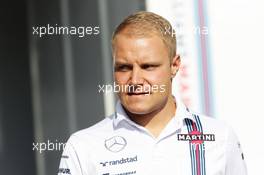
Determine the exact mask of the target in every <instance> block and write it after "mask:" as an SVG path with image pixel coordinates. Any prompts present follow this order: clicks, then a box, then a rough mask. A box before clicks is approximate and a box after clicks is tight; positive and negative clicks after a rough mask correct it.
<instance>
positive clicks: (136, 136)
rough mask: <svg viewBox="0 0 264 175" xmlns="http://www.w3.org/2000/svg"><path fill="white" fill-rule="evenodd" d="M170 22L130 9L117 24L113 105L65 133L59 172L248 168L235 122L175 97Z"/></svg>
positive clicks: (120, 174)
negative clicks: (87, 125) (107, 112)
mask: <svg viewBox="0 0 264 175" xmlns="http://www.w3.org/2000/svg"><path fill="white" fill-rule="evenodd" d="M168 28H170V29H172V26H171V25H170V23H169V22H168V21H167V20H166V19H164V18H163V17H161V16H159V15H156V14H154V13H151V12H138V13H135V14H133V15H130V16H128V17H127V18H126V19H125V20H124V21H123V22H122V23H121V24H120V25H119V26H118V27H117V28H116V30H115V32H114V34H113V37H112V52H113V59H114V60H113V61H114V79H115V83H116V85H117V86H118V87H119V90H120V91H119V92H118V97H119V101H118V103H117V106H116V112H115V113H114V114H113V115H112V116H110V117H107V118H105V119H104V120H102V121H101V122H99V123H97V124H96V125H94V126H92V127H90V128H88V129H84V130H81V131H79V132H77V133H74V134H73V135H72V136H71V137H70V138H69V140H68V142H67V145H66V147H65V149H64V152H63V155H62V158H61V164H60V169H59V173H58V174H60V175H61V174H72V175H128V174H139V175H163V174H165V175H172V174H173V175H177V174H179V175H206V174H207V175H246V174H247V173H246V167H245V163H244V160H243V159H244V158H243V154H242V152H241V149H240V144H239V142H238V140H237V137H236V135H235V134H234V132H233V131H232V129H231V128H230V127H229V126H227V125H226V124H224V123H223V122H220V121H217V120H215V119H212V118H209V117H206V116H202V115H198V114H194V113H193V112H191V111H190V110H189V109H188V108H186V107H185V106H184V105H183V104H182V103H181V101H180V100H179V99H178V98H174V97H173V96H172V79H173V77H175V75H176V74H177V71H178V70H179V68H180V64H181V59H180V56H179V55H177V54H176V38H175V35H171V33H169V32H166V29H168Z"/></svg>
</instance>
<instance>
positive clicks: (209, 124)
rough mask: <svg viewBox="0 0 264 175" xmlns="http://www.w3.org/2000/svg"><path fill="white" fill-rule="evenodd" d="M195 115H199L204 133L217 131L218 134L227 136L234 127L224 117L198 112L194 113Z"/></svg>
mask: <svg viewBox="0 0 264 175" xmlns="http://www.w3.org/2000/svg"><path fill="white" fill-rule="evenodd" d="M193 115H196V116H198V118H199V120H200V124H201V126H202V129H203V132H204V133H208V134H210V133H212V134H214V133H215V134H217V135H221V136H223V137H226V135H227V134H228V132H229V131H230V130H231V129H232V128H231V126H230V125H229V124H228V123H227V122H226V121H224V120H222V119H219V118H215V117H211V116H208V115H204V114H197V113H194V114H193Z"/></svg>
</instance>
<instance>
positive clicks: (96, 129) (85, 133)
mask: <svg viewBox="0 0 264 175" xmlns="http://www.w3.org/2000/svg"><path fill="white" fill-rule="evenodd" d="M113 118H114V115H110V116H108V117H105V118H104V119H103V120H101V121H99V122H98V123H96V124H94V125H92V126H90V127H88V128H85V129H82V130H79V131H76V132H75V133H73V134H72V135H71V137H70V139H71V138H72V140H78V141H88V140H90V141H91V139H100V138H105V136H106V135H108V134H109V133H112V132H113Z"/></svg>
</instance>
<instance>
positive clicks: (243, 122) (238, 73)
mask: <svg viewBox="0 0 264 175" xmlns="http://www.w3.org/2000/svg"><path fill="white" fill-rule="evenodd" d="M193 3H194V0H163V1H162V2H161V1H155V0H147V9H148V10H150V11H153V12H156V13H158V14H160V15H162V16H164V17H167V18H169V20H170V21H172V22H173V21H174V20H175V19H174V18H176V19H178V18H181V17H182V16H181V17H179V16H178V17H177V16H176V15H177V13H178V12H179V9H183V10H182V11H183V12H185V14H191V13H193V12H192V11H193V10H194V9H193V8H194V6H193ZM204 4H205V10H206V11H207V14H206V16H207V20H208V21H207V24H208V29H209V30H208V31H209V35H208V39H209V44H210V45H209V49H210V50H209V53H210V54H209V59H210V66H211V67H210V69H211V75H210V76H211V78H212V80H213V82H212V84H211V86H210V87H211V88H213V89H212V90H213V94H212V95H213V102H214V103H213V104H214V106H213V108H214V109H213V111H214V112H213V116H214V117H216V118H219V119H222V120H225V121H227V122H228V123H229V124H231V125H232V126H233V128H234V129H235V131H236V133H237V135H238V137H239V138H240V141H241V144H242V148H243V150H244V155H245V160H246V162H247V167H248V172H249V173H248V174H249V175H251V174H252V175H255V174H260V173H261V172H262V167H263V165H264V164H263V157H264V141H263V138H262V135H263V134H262V130H264V114H263V113H264V112H262V111H263V109H264V77H263V76H264V10H263V9H264V2H263V1H259V0H204ZM179 6H182V8H180V7H179ZM177 9H178V10H177ZM175 11H176V12H175ZM186 12H187V13H186ZM178 14H181V15H182V14H184V13H178ZM189 17H190V16H189V15H186V18H185V20H187V21H188V22H187V23H189V22H190V21H191V18H189ZM185 26H186V25H185ZM187 26H191V25H187ZM185 35H186V33H185ZM187 35H188V34H187ZM185 38H189V41H191V39H193V38H191V36H185ZM190 38H191V39H190ZM189 43H190V42H189ZM185 47H187V48H188V49H187V51H188V53H187V56H190V58H188V59H189V61H190V60H191V59H193V58H194V57H195V51H194V49H195V48H194V46H192V45H191V44H189V45H188V42H187V45H185ZM190 49H191V50H190ZM183 60H184V58H183ZM187 62H188V61H187ZM196 64H197V63H196ZM197 66H199V65H197ZM191 67H192V66H191ZM194 69H195V70H194ZM194 69H192V70H190V73H192V74H193V73H195V72H197V70H196V69H197V68H194ZM190 78H191V79H196V80H193V81H189V82H196V81H197V79H198V77H195V76H191V77H190ZM199 80H201V79H199ZM187 82H188V81H187ZM198 88H199V87H195V88H194V89H192V91H190V93H189V94H190V95H191V94H192V93H193V96H192V97H191V98H192V100H193V102H194V103H193V107H194V108H195V109H196V110H197V111H200V112H203V109H202V106H201V105H198V102H199V101H201V99H193V97H194V98H199V97H201V96H199V95H197V94H196V93H199V89H198ZM176 89H177V88H176Z"/></svg>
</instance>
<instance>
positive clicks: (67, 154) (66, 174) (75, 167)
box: [58, 139, 84, 175]
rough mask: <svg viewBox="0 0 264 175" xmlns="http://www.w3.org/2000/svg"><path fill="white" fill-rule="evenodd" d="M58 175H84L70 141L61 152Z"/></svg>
mask: <svg viewBox="0 0 264 175" xmlns="http://www.w3.org/2000/svg"><path fill="white" fill-rule="evenodd" d="M58 175H84V173H83V171H82V167H81V164H80V159H79V157H78V154H77V152H76V150H75V148H74V147H73V145H72V143H71V141H70V139H69V140H68V142H67V143H66V146H65V148H64V150H63V153H62V156H61V161H60V166H59V171H58Z"/></svg>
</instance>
